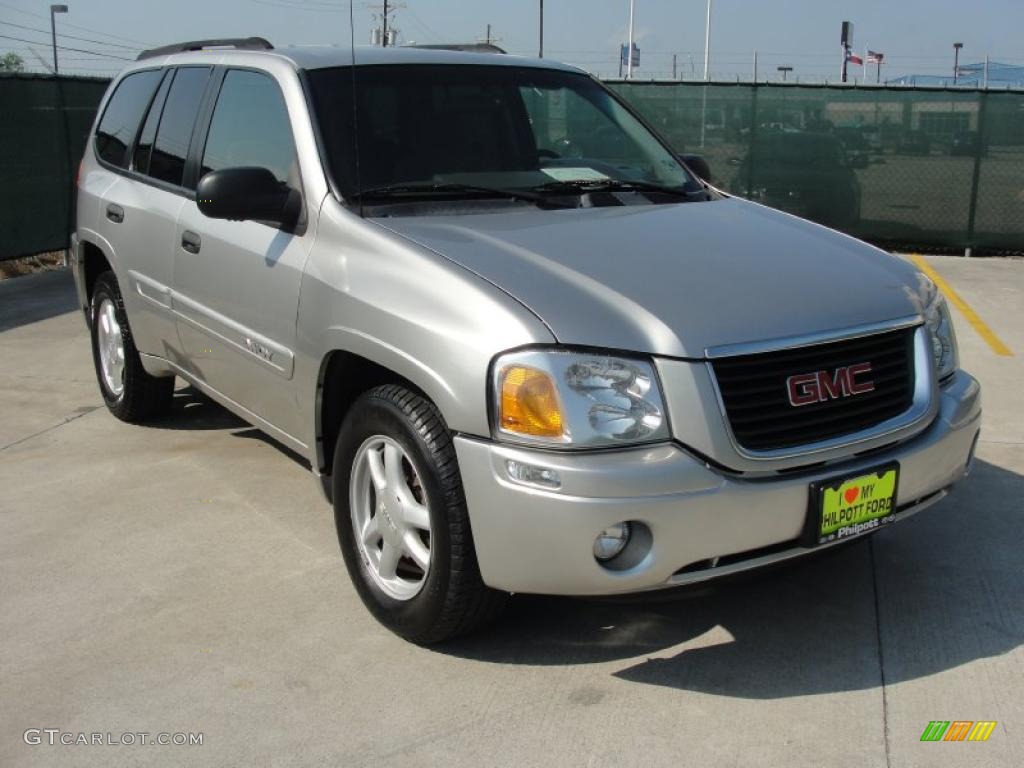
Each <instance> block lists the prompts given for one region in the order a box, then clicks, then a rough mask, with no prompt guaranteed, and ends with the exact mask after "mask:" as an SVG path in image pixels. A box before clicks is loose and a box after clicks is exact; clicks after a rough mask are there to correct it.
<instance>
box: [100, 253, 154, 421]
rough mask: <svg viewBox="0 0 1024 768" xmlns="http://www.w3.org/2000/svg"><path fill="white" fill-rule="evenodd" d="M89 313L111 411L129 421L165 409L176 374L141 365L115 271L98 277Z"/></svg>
mask: <svg viewBox="0 0 1024 768" xmlns="http://www.w3.org/2000/svg"><path fill="white" fill-rule="evenodd" d="M90 316H91V318H92V323H91V326H92V357H93V362H94V363H95V365H96V378H97V380H98V381H99V385H100V393H101V394H102V395H103V401H104V402H105V403H106V405H107V408H108V409H109V410H110V412H111V413H112V414H114V415H115V416H116V417H117V418H119V419H121V420H122V421H128V422H140V421H145V420H147V419H150V418H153V417H155V416H159V415H160V414H162V413H164V412H166V411H167V409H168V407H169V406H170V404H171V399H172V397H173V396H174V377H173V376H167V377H163V378H157V377H156V376H150V375H149V374H148V373H146V370H145V369H144V368H143V367H142V360H141V359H140V358H139V352H138V350H137V349H136V348H135V341H134V339H133V338H132V332H131V329H130V328H129V326H128V316H127V315H126V314H125V311H124V300H123V299H122V297H121V290H120V288H118V285H117V278H116V277H114V273H113V272H109V271H108V272H104V273H103V274H101V275H99V276H98V277H97V278H96V286H95V289H94V290H93V294H92V303H91V307H90Z"/></svg>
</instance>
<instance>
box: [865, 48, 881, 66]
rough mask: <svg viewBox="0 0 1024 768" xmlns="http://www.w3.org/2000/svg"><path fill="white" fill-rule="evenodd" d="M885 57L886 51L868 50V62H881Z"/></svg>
mask: <svg viewBox="0 0 1024 768" xmlns="http://www.w3.org/2000/svg"><path fill="white" fill-rule="evenodd" d="M884 58H885V54H884V53H878V52H877V51H870V50H869V51H868V64H881V63H882V59H884Z"/></svg>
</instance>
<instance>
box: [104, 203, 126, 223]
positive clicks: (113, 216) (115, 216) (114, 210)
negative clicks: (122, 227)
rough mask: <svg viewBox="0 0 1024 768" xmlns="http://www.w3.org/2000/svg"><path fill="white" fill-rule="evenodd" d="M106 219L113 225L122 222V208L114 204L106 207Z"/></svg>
mask: <svg viewBox="0 0 1024 768" xmlns="http://www.w3.org/2000/svg"><path fill="white" fill-rule="evenodd" d="M107 218H108V219H110V220H111V221H112V222H114V223H115V224H120V223H121V222H122V221H124V208H122V207H121V206H120V205H117V204H116V203H111V204H110V205H108V206H107Z"/></svg>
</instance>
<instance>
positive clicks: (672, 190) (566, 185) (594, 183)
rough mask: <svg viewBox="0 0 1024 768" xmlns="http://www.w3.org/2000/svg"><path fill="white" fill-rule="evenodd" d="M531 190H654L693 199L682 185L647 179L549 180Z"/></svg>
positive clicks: (559, 192) (556, 192)
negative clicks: (673, 185) (671, 184)
mask: <svg viewBox="0 0 1024 768" xmlns="http://www.w3.org/2000/svg"><path fill="white" fill-rule="evenodd" d="M531 191H533V192H538V193H540V194H580V195H585V194H587V193H588V192H654V193H657V194H662V195H672V196H673V197H685V198H689V199H695V193H694V192H688V191H687V190H685V189H683V188H682V187H666V186H663V185H661V184H654V183H652V182H649V181H626V180H624V179H576V180H566V181H550V182H548V183H547V184H541V185H540V186H538V187H532V188H531Z"/></svg>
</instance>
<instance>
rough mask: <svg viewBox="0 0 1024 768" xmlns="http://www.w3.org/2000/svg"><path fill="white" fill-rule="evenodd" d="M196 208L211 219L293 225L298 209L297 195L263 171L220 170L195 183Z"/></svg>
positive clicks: (251, 169)
mask: <svg viewBox="0 0 1024 768" xmlns="http://www.w3.org/2000/svg"><path fill="white" fill-rule="evenodd" d="M196 204H197V205H198V206H199V210H200V211H202V212H203V214H204V215H205V216H209V217H210V218H211V219H229V220H231V221H268V222H272V223H274V224H282V225H289V226H290V225H293V224H295V223H296V222H297V221H298V218H299V213H300V211H301V208H302V204H301V200H300V197H299V193H298V192H296V191H295V190H293V189H291V188H290V187H288V185H287V184H284V183H283V182H280V181H278V180H277V177H276V176H274V174H273V173H271V172H270V171H269V170H267V169H266V168H224V169H223V170H220V171H211V172H210V173H208V174H206V175H205V176H203V178H202V179H200V180H199V186H198V188H197V189H196Z"/></svg>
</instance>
